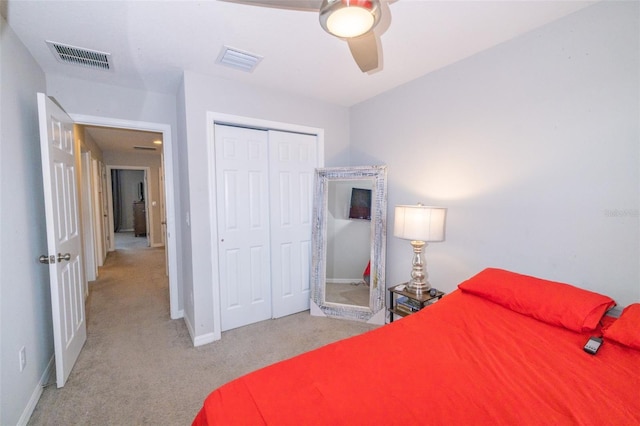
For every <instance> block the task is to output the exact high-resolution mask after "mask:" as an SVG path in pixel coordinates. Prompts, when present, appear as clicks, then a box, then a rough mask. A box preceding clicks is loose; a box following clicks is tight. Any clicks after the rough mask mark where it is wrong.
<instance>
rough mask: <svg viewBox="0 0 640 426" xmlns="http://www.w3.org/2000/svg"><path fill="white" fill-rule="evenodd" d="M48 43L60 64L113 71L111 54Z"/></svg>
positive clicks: (52, 42) (53, 42)
mask: <svg viewBox="0 0 640 426" xmlns="http://www.w3.org/2000/svg"><path fill="white" fill-rule="evenodd" d="M46 43H47V46H49V49H51V52H52V53H53V55H54V56H55V57H56V59H57V60H58V61H59V62H64V63H65V64H73V65H79V66H81V67H85V68H93V69H99V70H104V71H113V64H112V63H111V62H110V59H111V53H106V52H99V51H97V50H91V49H85V48H83V47H76V46H69V45H67V44H61V43H57V42H55V41H49V40H47V42H46Z"/></svg>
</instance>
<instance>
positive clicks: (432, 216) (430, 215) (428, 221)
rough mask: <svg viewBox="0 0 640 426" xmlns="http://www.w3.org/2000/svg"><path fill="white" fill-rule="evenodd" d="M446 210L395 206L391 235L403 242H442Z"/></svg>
mask: <svg viewBox="0 0 640 426" xmlns="http://www.w3.org/2000/svg"><path fill="white" fill-rule="evenodd" d="M446 215H447V209H446V208H444V207H430V206H422V205H415V206H396V211H395V220H394V224H393V235H395V236H396V237H398V238H403V239H405V240H414V241H425V242H437V241H444V222H445V217H446Z"/></svg>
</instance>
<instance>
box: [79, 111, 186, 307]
mask: <svg viewBox="0 0 640 426" xmlns="http://www.w3.org/2000/svg"><path fill="white" fill-rule="evenodd" d="M70 116H71V118H72V119H73V120H74V122H76V123H77V124H84V125H89V126H104V127H115V128H120V129H129V130H142V131H147V132H156V133H162V143H163V146H164V149H163V153H164V156H163V159H164V164H163V165H162V167H163V169H164V194H165V203H166V206H167V209H166V215H167V216H166V222H167V224H166V225H167V242H166V244H165V250H167V257H168V259H169V262H168V267H169V310H170V315H171V319H178V318H183V317H184V309H182V308H181V307H180V305H179V300H180V296H179V295H180V292H181V291H182V288H181V286H179V282H178V250H177V247H178V245H177V244H178V243H177V241H178V232H177V230H176V203H175V193H174V167H173V164H174V158H173V156H174V153H173V150H174V148H173V140H172V137H171V125H169V124H164V123H153V122H146V121H134V120H123V119H119V118H109V117H99V116H93V115H84V114H70Z"/></svg>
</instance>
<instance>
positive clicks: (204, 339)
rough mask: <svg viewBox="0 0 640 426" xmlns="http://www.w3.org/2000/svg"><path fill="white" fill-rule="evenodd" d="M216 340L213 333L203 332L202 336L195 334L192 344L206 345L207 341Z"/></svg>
mask: <svg viewBox="0 0 640 426" xmlns="http://www.w3.org/2000/svg"><path fill="white" fill-rule="evenodd" d="M216 340H217V339H216V336H215V333H207V334H203V335H202V336H197V337H196V338H195V339H193V346H195V347H197V346H202V345H206V344H209V343H213V342H215V341H216Z"/></svg>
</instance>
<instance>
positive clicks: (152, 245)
mask: <svg viewBox="0 0 640 426" xmlns="http://www.w3.org/2000/svg"><path fill="white" fill-rule="evenodd" d="M151 247H154V248H156V247H164V244H162V243H155V244H151Z"/></svg>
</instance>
